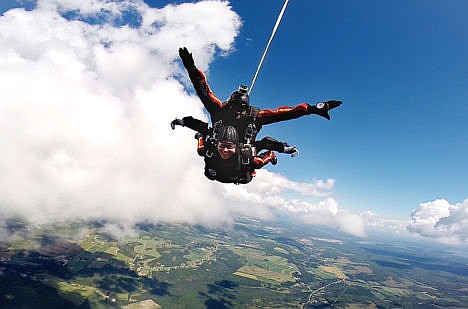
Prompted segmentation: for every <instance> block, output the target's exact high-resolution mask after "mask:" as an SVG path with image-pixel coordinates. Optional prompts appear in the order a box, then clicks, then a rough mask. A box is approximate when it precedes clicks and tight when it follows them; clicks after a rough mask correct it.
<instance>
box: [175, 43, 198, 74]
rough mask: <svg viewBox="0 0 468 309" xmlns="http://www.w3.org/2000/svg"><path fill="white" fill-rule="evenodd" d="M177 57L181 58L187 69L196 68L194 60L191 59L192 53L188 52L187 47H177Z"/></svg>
mask: <svg viewBox="0 0 468 309" xmlns="http://www.w3.org/2000/svg"><path fill="white" fill-rule="evenodd" d="M179 57H180V59H182V63H183V64H184V67H185V68H186V69H187V71H191V70H194V69H196V67H195V62H194V61H193V57H192V53H190V52H189V51H188V49H187V47H181V48H179Z"/></svg>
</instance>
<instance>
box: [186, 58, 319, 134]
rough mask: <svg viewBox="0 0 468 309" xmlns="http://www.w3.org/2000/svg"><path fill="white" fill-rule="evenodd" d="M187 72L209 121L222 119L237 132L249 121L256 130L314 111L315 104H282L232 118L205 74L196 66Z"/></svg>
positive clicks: (225, 104)
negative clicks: (274, 107)
mask: <svg viewBox="0 0 468 309" xmlns="http://www.w3.org/2000/svg"><path fill="white" fill-rule="evenodd" d="M187 72H188V73H189V77H190V80H191V81H192V84H193V87H194V89H195V91H196V92H197V95H198V97H199V98H200V100H201V101H202V103H203V105H204V107H205V108H206V110H207V111H208V113H209V114H210V117H211V122H212V123H216V122H217V121H219V120H222V121H223V123H225V124H232V125H234V126H235V127H236V128H237V129H238V131H239V133H241V132H245V128H246V126H247V125H248V124H249V123H254V124H255V126H256V129H257V132H258V131H260V129H261V128H262V126H263V125H265V124H270V123H275V122H280V121H285V120H291V119H295V118H299V117H302V116H305V115H310V114H313V113H315V111H314V109H315V108H316V107H315V106H313V105H309V104H307V103H302V104H299V105H296V106H294V107H291V106H282V107H278V108H276V109H264V110H260V111H259V112H258V113H255V114H256V115H255V116H246V117H244V118H245V119H233V116H232V113H231V112H230V110H229V108H228V106H227V105H228V101H224V102H223V101H221V100H220V99H219V98H218V97H217V96H216V95H215V94H214V93H213V92H212V91H211V89H210V86H209V85H208V82H207V80H206V77H205V74H203V72H202V71H201V70H199V69H197V68H196V67H193V68H187ZM252 108H255V107H251V109H252ZM242 134H243V133H242Z"/></svg>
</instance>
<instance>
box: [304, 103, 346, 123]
mask: <svg viewBox="0 0 468 309" xmlns="http://www.w3.org/2000/svg"><path fill="white" fill-rule="evenodd" d="M342 103H343V102H341V101H338V100H330V101H327V102H319V103H317V104H315V105H307V112H308V113H309V114H316V115H319V116H322V117H324V118H326V119H328V120H330V115H329V114H328V111H329V110H331V109H334V108H335V107H338V106H340V105H341V104H342Z"/></svg>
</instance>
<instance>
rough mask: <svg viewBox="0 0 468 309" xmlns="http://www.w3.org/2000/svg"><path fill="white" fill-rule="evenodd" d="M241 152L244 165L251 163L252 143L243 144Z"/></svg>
mask: <svg viewBox="0 0 468 309" xmlns="http://www.w3.org/2000/svg"><path fill="white" fill-rule="evenodd" d="M240 154H241V164H242V165H249V164H250V158H251V157H252V154H253V153H252V145H250V144H244V145H242V147H241V149H240Z"/></svg>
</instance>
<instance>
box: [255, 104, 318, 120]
mask: <svg viewBox="0 0 468 309" xmlns="http://www.w3.org/2000/svg"><path fill="white" fill-rule="evenodd" d="M308 106H309V104H307V103H302V104H299V105H296V106H294V107H291V106H281V107H278V108H277V109H263V110H261V111H260V112H259V113H258V116H257V120H258V121H259V122H260V124H261V125H264V124H269V123H274V122H279V121H284V120H290V119H295V118H299V117H302V116H305V115H309V114H310V113H309V112H308Z"/></svg>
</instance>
